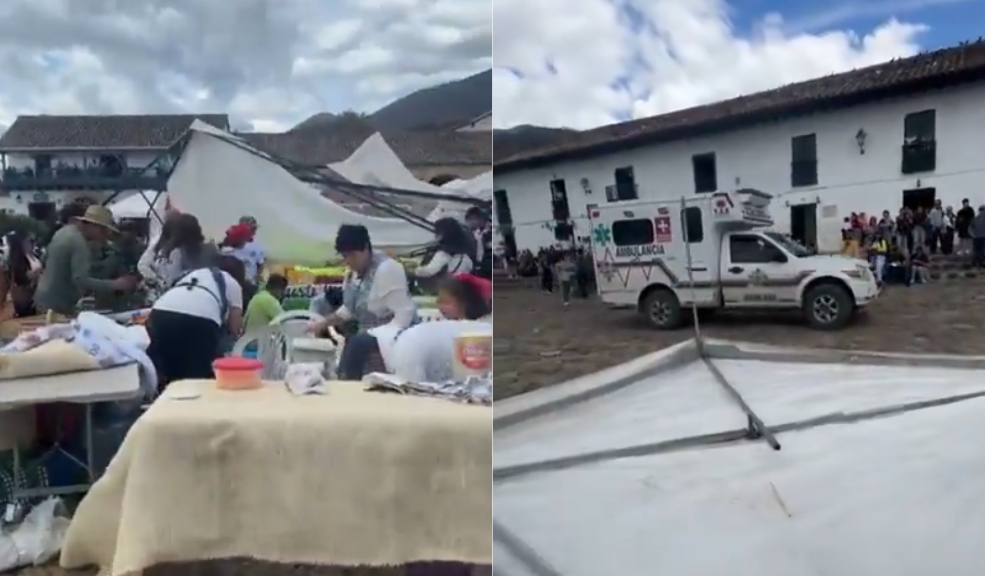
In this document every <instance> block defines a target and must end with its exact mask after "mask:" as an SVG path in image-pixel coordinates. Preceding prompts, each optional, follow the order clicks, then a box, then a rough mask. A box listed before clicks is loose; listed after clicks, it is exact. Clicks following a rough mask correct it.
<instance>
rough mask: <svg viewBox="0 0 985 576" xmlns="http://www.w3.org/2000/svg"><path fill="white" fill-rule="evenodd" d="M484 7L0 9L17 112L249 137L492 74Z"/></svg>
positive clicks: (445, 3) (5, 93)
mask: <svg viewBox="0 0 985 576" xmlns="http://www.w3.org/2000/svg"><path fill="white" fill-rule="evenodd" d="M491 10H492V9H491V3H490V0H333V1H331V2H329V1H325V0H237V1H235V2H233V1H229V0H128V1H127V2H98V1H93V2H73V1H70V0H4V1H3V2H0V126H2V125H9V124H10V123H11V122H12V121H13V119H14V118H15V117H16V116H17V115H19V114H68V113H88V114H101V113H162V112H228V113H230V114H231V115H232V116H233V119H234V122H236V123H237V124H243V123H250V124H252V125H253V126H254V127H256V128H257V129H261V128H262V129H271V128H283V127H289V126H291V125H293V124H295V123H297V122H298V121H300V120H302V119H304V118H306V117H308V116H310V115H312V114H314V113H317V112H325V111H328V112H335V113H338V112H342V111H344V110H347V109H355V110H358V111H371V110H372V109H373V108H374V107H378V106H380V105H382V104H385V103H387V102H388V101H391V100H394V99H396V98H398V97H400V96H402V95H404V94H406V93H409V92H411V91H413V90H416V89H418V88H422V87H426V86H429V85H432V84H434V83H436V82H440V81H443V80H449V79H456V78H462V77H465V76H467V75H470V74H473V73H475V72H479V71H481V70H483V69H484V68H488V67H489V66H490V57H491V43H492V40H491V19H492V15H491Z"/></svg>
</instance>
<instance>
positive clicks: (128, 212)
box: [107, 191, 164, 219]
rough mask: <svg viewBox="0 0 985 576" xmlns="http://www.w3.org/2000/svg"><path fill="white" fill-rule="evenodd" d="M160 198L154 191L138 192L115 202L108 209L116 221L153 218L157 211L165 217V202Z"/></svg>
mask: <svg viewBox="0 0 985 576" xmlns="http://www.w3.org/2000/svg"><path fill="white" fill-rule="evenodd" d="M158 196H159V195H158V193H157V192H153V191H150V192H137V193H134V194H131V195H129V196H127V197H126V198H123V199H121V200H117V201H116V202H113V203H112V204H110V205H109V206H107V208H109V210H110V212H112V213H113V217H114V218H116V219H123V218H151V217H153V214H154V212H155V211H156V212H157V213H158V214H159V215H163V208H164V202H163V201H162V199H161V198H158ZM162 196H163V195H162Z"/></svg>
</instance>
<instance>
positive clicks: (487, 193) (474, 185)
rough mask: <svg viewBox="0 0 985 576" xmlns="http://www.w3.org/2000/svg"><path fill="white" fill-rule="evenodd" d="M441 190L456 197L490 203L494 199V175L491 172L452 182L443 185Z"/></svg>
mask: <svg viewBox="0 0 985 576" xmlns="http://www.w3.org/2000/svg"><path fill="white" fill-rule="evenodd" d="M441 188H442V189H444V190H447V191H448V192H451V193H454V194H456V195H465V196H469V197H470V198H478V199H479V200H486V201H488V200H490V199H492V190H493V173H492V170H490V171H488V172H483V173H482V174H479V175H478V176H476V177H475V178H470V179H468V180H452V181H451V182H446V183H445V184H443V185H442V186H441Z"/></svg>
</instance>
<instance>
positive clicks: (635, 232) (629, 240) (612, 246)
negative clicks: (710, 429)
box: [588, 188, 879, 330]
mask: <svg viewBox="0 0 985 576" xmlns="http://www.w3.org/2000/svg"><path fill="white" fill-rule="evenodd" d="M771 199H772V196H770V195H769V194H766V193H764V192H760V191H758V190H752V189H748V188H746V189H742V190H737V191H734V192H716V193H712V194H709V195H706V196H702V197H699V198H688V199H680V200H668V201H657V202H652V201H638V202H620V203H618V204H611V205H605V206H598V205H589V206H588V216H589V220H590V222H591V227H592V228H591V244H592V251H593V254H594V259H595V278H596V283H597V285H598V292H599V295H600V296H601V298H602V300H603V301H604V302H606V303H608V304H612V305H615V306H633V307H636V309H637V310H638V311H639V312H640V313H641V314H642V315H643V316H644V317H645V318H647V320H648V321H649V322H650V324H652V325H653V326H654V327H656V328H659V329H664V330H670V329H674V328H677V327H678V326H680V325H681V324H682V323H683V322H684V321H686V320H687V319H689V318H690V314H691V312H690V308H691V307H692V306H694V307H696V308H698V309H733V308H735V309H749V310H753V309H755V310H764V309H767V310H770V309H772V310H797V311H800V312H801V313H803V315H804V317H805V319H806V320H807V323H808V324H809V325H810V326H811V327H812V328H815V329H820V330H835V329H839V328H843V327H844V326H846V325H847V324H848V323H849V322H850V321H851V320H852V317H853V315H854V314H855V313H856V312H857V311H858V310H860V309H862V308H864V307H865V306H866V305H867V304H869V303H870V302H872V301H873V300H874V299H875V298H876V297H877V296H878V295H879V288H878V286H877V285H876V281H875V278H874V276H873V274H872V272H871V271H870V270H869V266H868V264H867V263H866V262H865V261H864V260H859V259H857V258H850V257H847V256H842V255H816V254H813V253H811V252H810V251H808V250H807V249H806V248H804V247H803V246H801V245H799V244H797V243H796V242H794V241H792V240H791V239H789V238H787V237H786V236H784V235H782V234H779V233H777V232H772V231H770V230H769V228H770V227H772V226H773V220H772V218H771V217H770V214H769V204H770V200H771Z"/></svg>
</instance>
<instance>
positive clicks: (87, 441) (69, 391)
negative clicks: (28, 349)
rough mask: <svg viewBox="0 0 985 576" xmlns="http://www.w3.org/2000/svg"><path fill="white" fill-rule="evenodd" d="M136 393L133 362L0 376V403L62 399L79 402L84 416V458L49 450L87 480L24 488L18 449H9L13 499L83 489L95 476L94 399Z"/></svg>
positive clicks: (116, 398)
mask: <svg viewBox="0 0 985 576" xmlns="http://www.w3.org/2000/svg"><path fill="white" fill-rule="evenodd" d="M139 396H140V371H139V366H138V364H136V363H133V364H125V365H122V366H116V367H114V368H108V369H105V370H89V371H86V372H71V373H68V374H54V375H49V376H33V377H30V378H18V379H14V380H0V406H34V405H37V404H49V403H55V402H65V403H70V404H82V405H84V407H85V419H84V421H83V428H82V434H83V437H82V446H83V448H84V450H85V453H86V460H85V461H82V460H80V459H78V458H76V457H75V456H73V455H72V454H70V453H68V452H66V451H65V450H63V449H62V448H61V446H60V445H58V444H55V446H53V447H52V448H51V449H50V450H51V451H54V450H61V451H62V452H63V453H64V454H65V455H67V456H68V457H69V458H70V459H71V460H72V461H74V462H75V463H76V464H78V466H79V467H80V468H82V469H83V470H84V472H85V473H86V476H87V478H88V482H85V483H82V484H74V485H71V486H53V487H37V488H27V487H24V486H21V484H20V482H21V479H22V478H23V474H22V463H21V455H20V449H19V448H18V447H15V448H14V450H13V456H14V458H13V466H14V470H13V477H14V487H13V491H12V493H11V496H12V498H13V500H15V501H19V500H21V499H24V498H34V497H44V496H56V495H63V494H78V493H82V492H86V491H87V490H89V488H90V487H91V485H92V482H95V480H96V477H97V472H98V471H97V470H96V465H95V463H94V461H93V421H92V412H93V405H94V404H96V403H98V402H111V401H120V400H132V399H135V398H137V397H139Z"/></svg>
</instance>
